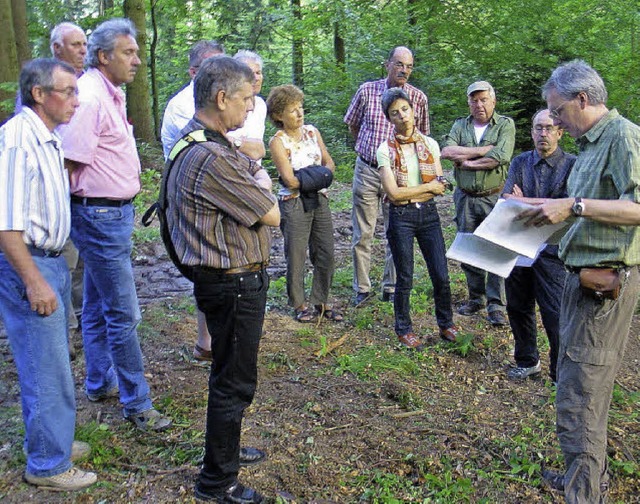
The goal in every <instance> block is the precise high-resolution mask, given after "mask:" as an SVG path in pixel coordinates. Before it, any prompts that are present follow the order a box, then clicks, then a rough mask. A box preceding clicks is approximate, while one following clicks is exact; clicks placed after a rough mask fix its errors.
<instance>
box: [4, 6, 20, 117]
mask: <svg viewBox="0 0 640 504" xmlns="http://www.w3.org/2000/svg"><path fill="white" fill-rule="evenodd" d="M0 26H4V28H2V29H1V30H0V47H1V48H2V50H0V124H1V123H3V122H4V121H5V120H6V119H7V118H8V117H9V115H10V114H11V111H12V110H13V107H12V103H13V101H12V100H13V98H14V97H15V82H16V81H17V80H18V73H19V67H18V52H17V49H16V37H15V34H14V32H13V16H12V9H11V0H0ZM12 84H13V86H12Z"/></svg>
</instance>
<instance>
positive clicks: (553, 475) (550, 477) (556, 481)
mask: <svg viewBox="0 0 640 504" xmlns="http://www.w3.org/2000/svg"><path fill="white" fill-rule="evenodd" d="M542 481H544V483H545V485H547V486H548V487H549V488H550V489H551V490H556V491H557V492H564V474H561V473H559V472H556V471H547V470H546V469H545V470H544V471H542Z"/></svg>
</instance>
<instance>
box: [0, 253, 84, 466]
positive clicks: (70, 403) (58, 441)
mask: <svg viewBox="0 0 640 504" xmlns="http://www.w3.org/2000/svg"><path fill="white" fill-rule="evenodd" d="M33 261H34V262H35V264H36V266H37V267H38V269H39V270H40V273H41V274H42V276H43V277H44V279H45V280H46V281H47V283H48V284H49V286H50V287H51V288H52V289H53V291H54V292H55V293H56V298H57V300H58V309H57V310H56V311H55V312H53V313H52V314H51V315H49V316H48V317H43V316H41V315H38V313H37V312H34V311H33V310H31V306H30V303H29V300H28V299H27V294H26V288H25V285H24V283H23V282H22V280H21V279H20V277H19V276H18V274H17V273H16V272H15V270H14V269H13V267H12V266H11V265H10V264H9V263H8V262H7V260H6V259H5V256H4V254H0V277H2V281H1V282H0V314H1V315H2V319H3V320H4V325H5V328H6V330H7V335H8V337H9V343H10V344H11V351H12V353H13V358H14V360H15V363H16V368H17V369H18V380H19V382H20V397H21V400H22V419H23V421H24V426H25V433H26V435H25V448H26V451H27V454H28V455H27V472H28V473H29V474H32V475H34V476H41V477H46V476H55V475H56V474H61V473H63V472H65V471H67V470H68V469H69V468H70V467H71V461H70V456H71V443H73V435H74V430H75V423H76V403H75V388H74V384H73V376H72V375H71V367H70V365H69V346H68V342H67V315H68V313H69V312H70V309H71V281H70V279H69V270H68V269H67V264H66V262H65V260H64V257H62V256H59V257H56V258H51V257H33Z"/></svg>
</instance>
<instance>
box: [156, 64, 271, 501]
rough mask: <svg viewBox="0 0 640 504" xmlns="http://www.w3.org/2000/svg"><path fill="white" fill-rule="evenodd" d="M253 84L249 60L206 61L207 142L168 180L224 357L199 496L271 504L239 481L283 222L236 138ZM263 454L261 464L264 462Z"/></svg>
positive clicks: (189, 261) (174, 228)
mask: <svg viewBox="0 0 640 504" xmlns="http://www.w3.org/2000/svg"><path fill="white" fill-rule="evenodd" d="M253 82H254V75H253V72H252V71H251V69H250V68H249V67H248V66H246V65H244V64H243V63H240V62H239V61H236V60H234V59H232V58H229V57H226V56H220V57H217V58H210V59H207V60H205V61H204V63H203V64H202V66H201V67H200V70H199V71H198V74H197V75H196V77H195V80H194V87H195V107H196V113H195V116H194V117H193V119H192V120H191V121H190V122H189V124H187V126H186V127H185V128H184V129H183V133H185V132H193V131H196V130H200V132H201V133H202V130H204V135H205V138H206V141H203V142H199V143H192V144H191V146H190V147H187V148H185V149H184V150H182V151H181V152H180V153H179V154H178V156H177V158H176V159H175V161H174V165H172V168H171V169H172V172H171V174H170V176H169V178H168V180H167V199H168V209H167V221H168V224H169V229H170V232H171V238H172V240H173V245H174V247H175V250H176V253H177V255H178V257H180V259H181V261H182V263H183V264H185V265H189V266H192V267H193V268H194V278H193V284H194V285H193V287H194V288H193V291H194V294H195V297H196V301H197V303H198V308H199V309H200V310H201V311H202V312H204V314H205V317H206V320H207V327H208V329H209V333H210V334H211V336H212V341H211V351H212V353H213V355H214V356H215V358H214V362H213V365H212V367H211V376H210V377H209V401H208V407H207V432H206V437H205V440H206V441H205V455H204V464H203V466H202V470H201V472H200V476H199V478H198V482H197V484H196V489H195V493H196V496H197V497H198V498H200V499H203V500H215V501H216V502H236V503H246V504H249V503H258V502H262V501H263V499H262V496H261V495H260V494H259V493H258V492H256V491H255V490H253V489H251V488H248V487H245V486H244V485H242V484H241V483H240V482H238V468H239V463H240V430H241V425H242V417H243V414H244V410H245V408H246V407H248V406H249V405H250V404H251V401H252V400H253V395H254V392H255V389H256V383H257V378H258V376H257V364H258V362H257V360H258V344H259V342H260V336H261V335H262V325H263V321H264V310H265V305H266V301H267V289H268V286H269V277H268V275H267V271H266V265H267V262H268V261H269V252H270V244H271V230H270V229H269V228H270V227H277V226H278V225H279V224H280V210H279V207H278V202H277V200H276V198H275V196H274V195H273V194H272V193H271V191H270V190H269V189H268V188H267V187H265V186H263V185H262V184H263V183H264V182H262V181H260V180H258V179H256V177H255V175H256V173H258V172H260V170H261V167H260V165H258V164H257V163H255V162H253V161H250V160H249V158H247V157H246V156H244V155H242V154H241V153H240V152H239V150H238V148H237V147H235V146H234V145H233V143H232V142H231V141H230V140H229V138H228V137H227V133H228V132H229V131H231V130H235V129H238V128H240V127H241V126H242V125H243V124H244V122H245V119H246V117H247V114H248V113H249V112H250V111H251V110H252V109H253V86H252V84H253ZM254 450H255V449H254ZM255 452H257V454H258V455H260V456H259V457H258V458H257V459H256V461H259V460H260V459H262V458H264V454H263V453H262V452H260V451H259V450H255Z"/></svg>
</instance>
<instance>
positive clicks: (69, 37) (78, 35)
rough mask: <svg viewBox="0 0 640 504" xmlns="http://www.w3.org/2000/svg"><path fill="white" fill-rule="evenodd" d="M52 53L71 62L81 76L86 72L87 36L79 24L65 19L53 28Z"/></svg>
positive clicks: (55, 56)
mask: <svg viewBox="0 0 640 504" xmlns="http://www.w3.org/2000/svg"><path fill="white" fill-rule="evenodd" d="M50 47H51V54H52V55H53V57H54V58H56V59H59V60H61V61H66V62H67V63H69V64H70V65H71V66H72V67H73V68H74V69H75V71H76V75H77V76H78V77H80V76H81V75H82V74H83V72H84V57H85V56H86V54H87V36H86V35H85V34H84V31H83V30H82V28H80V27H79V26H78V25H76V24H73V23H69V22H68V21H65V22H63V23H60V24H57V25H56V26H54V27H53V30H51V46H50Z"/></svg>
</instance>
